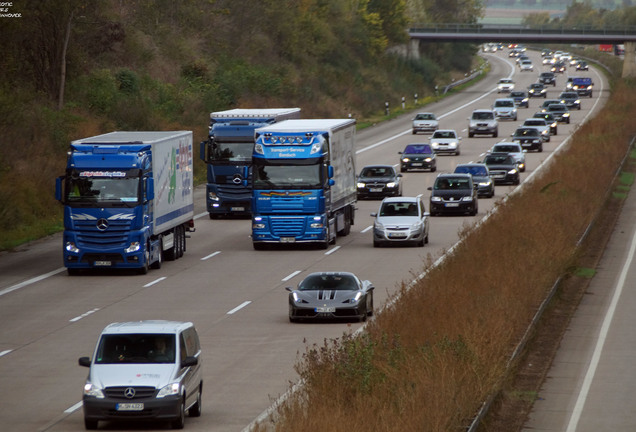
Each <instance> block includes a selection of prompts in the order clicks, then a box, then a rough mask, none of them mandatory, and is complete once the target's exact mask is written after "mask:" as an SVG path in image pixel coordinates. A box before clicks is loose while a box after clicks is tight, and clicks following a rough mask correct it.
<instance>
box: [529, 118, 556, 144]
mask: <svg viewBox="0 0 636 432" xmlns="http://www.w3.org/2000/svg"><path fill="white" fill-rule="evenodd" d="M522 126H523V127H529V128H534V129H537V130H538V131H539V133H540V134H541V138H543V141H545V142H550V124H549V123H548V122H547V121H546V120H545V119H541V118H528V119H526V120H525V121H524V122H523V125H522Z"/></svg>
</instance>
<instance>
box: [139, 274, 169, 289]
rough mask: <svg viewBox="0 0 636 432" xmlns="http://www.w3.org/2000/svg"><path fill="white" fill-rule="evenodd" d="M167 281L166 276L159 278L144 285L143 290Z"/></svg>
mask: <svg viewBox="0 0 636 432" xmlns="http://www.w3.org/2000/svg"><path fill="white" fill-rule="evenodd" d="M164 279H167V277H166V276H163V277H160V278H159V279H155V280H153V281H152V282H148V283H147V284H146V285H144V288H148V287H149V286H153V285H154V284H156V283H159V282H161V281H162V280H164Z"/></svg>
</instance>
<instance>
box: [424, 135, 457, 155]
mask: <svg viewBox="0 0 636 432" xmlns="http://www.w3.org/2000/svg"><path fill="white" fill-rule="evenodd" d="M461 140H462V138H461V137H460V136H459V135H457V132H456V131H454V130H452V129H438V130H436V131H435V132H433V135H431V138H430V143H431V147H432V148H433V151H434V152H435V153H450V154H454V155H459V154H460V152H461V150H460V148H459V142H460V141H461Z"/></svg>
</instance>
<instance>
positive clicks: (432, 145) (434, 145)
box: [431, 142, 439, 149]
mask: <svg viewBox="0 0 636 432" xmlns="http://www.w3.org/2000/svg"><path fill="white" fill-rule="evenodd" d="M431 147H433V148H434V149H435V148H437V147H439V144H437V143H436V142H434V143H431Z"/></svg>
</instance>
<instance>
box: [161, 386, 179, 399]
mask: <svg viewBox="0 0 636 432" xmlns="http://www.w3.org/2000/svg"><path fill="white" fill-rule="evenodd" d="M180 390H181V385H180V384H179V383H170V384H168V385H167V386H165V387H163V388H162V389H161V390H159V393H157V397H158V398H162V397H166V396H173V395H178V394H179V393H180Z"/></svg>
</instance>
